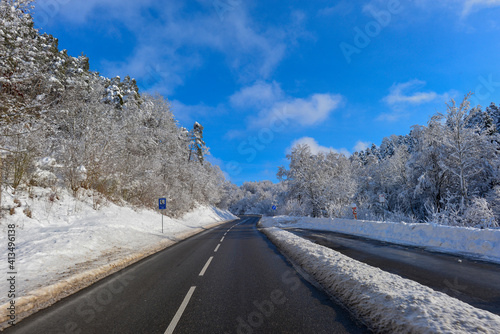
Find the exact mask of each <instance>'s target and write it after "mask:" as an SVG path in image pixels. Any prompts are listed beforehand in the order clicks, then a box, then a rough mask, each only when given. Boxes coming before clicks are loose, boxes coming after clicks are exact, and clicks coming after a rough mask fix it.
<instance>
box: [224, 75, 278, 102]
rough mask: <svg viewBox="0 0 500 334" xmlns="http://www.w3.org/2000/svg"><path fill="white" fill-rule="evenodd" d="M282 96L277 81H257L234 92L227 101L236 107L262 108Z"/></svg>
mask: <svg viewBox="0 0 500 334" xmlns="http://www.w3.org/2000/svg"><path fill="white" fill-rule="evenodd" d="M283 97H284V92H283V90H282V89H281V87H280V86H279V84H278V83H276V82H275V81H273V82H272V83H266V82H264V81H260V80H259V81H257V82H256V83H255V84H254V85H252V86H247V87H244V88H242V89H241V90H240V91H238V92H236V93H234V94H233V95H232V96H231V97H230V98H229V101H230V103H231V105H232V106H233V107H237V108H252V107H257V108H262V107H266V106H269V105H272V104H273V103H275V102H276V101H279V100H281V99H282V98H283Z"/></svg>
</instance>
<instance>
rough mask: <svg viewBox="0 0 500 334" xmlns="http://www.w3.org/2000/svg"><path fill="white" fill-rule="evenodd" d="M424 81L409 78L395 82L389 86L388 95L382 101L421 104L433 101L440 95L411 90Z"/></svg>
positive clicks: (419, 86) (423, 83)
mask: <svg viewBox="0 0 500 334" xmlns="http://www.w3.org/2000/svg"><path fill="white" fill-rule="evenodd" d="M425 84H426V82H425V81H420V80H411V81H408V82H404V83H397V84H396V83H395V84H393V85H392V87H391V88H389V95H387V96H386V97H384V99H383V101H384V102H386V103H387V104H389V105H395V104H400V103H408V104H421V103H426V102H430V101H433V100H435V99H437V98H438V97H439V96H440V95H438V94H437V93H436V92H432V91H430V92H411V91H414V90H416V89H420V88H422V87H423V86H425Z"/></svg>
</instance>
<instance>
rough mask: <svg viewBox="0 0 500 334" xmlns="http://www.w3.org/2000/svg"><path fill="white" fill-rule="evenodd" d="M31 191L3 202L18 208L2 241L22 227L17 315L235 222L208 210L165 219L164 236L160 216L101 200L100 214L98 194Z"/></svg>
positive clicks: (3, 286)
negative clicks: (206, 229)
mask: <svg viewBox="0 0 500 334" xmlns="http://www.w3.org/2000/svg"><path fill="white" fill-rule="evenodd" d="M30 194H31V195H29V194H28V193H23V194H21V193H17V194H16V195H13V194H12V193H11V192H5V193H4V194H3V195H4V196H3V200H4V203H3V205H4V206H7V207H15V208H14V209H12V210H11V212H10V213H11V214H9V213H7V214H6V216H5V217H4V218H2V220H1V221H0V229H1V233H2V240H4V237H3V236H5V237H6V236H7V230H8V226H9V225H11V226H12V224H14V225H15V228H14V229H15V269H16V271H17V277H16V305H18V312H19V311H20V309H21V305H22V304H23V303H24V304H26V305H27V307H28V308H36V307H38V304H40V303H41V302H48V303H52V302H54V301H55V300H56V299H60V298H61V297H64V296H65V295H68V294H70V293H72V292H75V291H76V290H79V289H81V288H82V287H84V286H86V285H88V284H90V283H92V282H94V281H96V280H98V279H100V278H102V277H104V276H106V275H107V274H109V273H111V272H115V271H117V270H119V269H121V268H122V267H124V266H126V265H128V264H130V263H133V262H135V261H137V260H139V259H141V258H143V257H145V256H147V255H149V254H152V253H154V252H156V251H159V250H160V249H163V248H165V247H168V246H169V245H172V244H174V243H175V242H177V241H179V240H182V239H183V238H186V237H188V236H190V235H193V234H195V233H197V232H200V231H201V230H202V229H201V228H202V227H207V226H211V225H214V224H217V223H220V222H222V221H227V220H231V219H235V218H236V217H235V216H233V215H232V214H230V213H229V212H227V211H222V210H219V209H216V208H211V207H204V206H201V207H198V208H197V209H195V210H193V211H191V212H189V213H187V214H185V215H184V216H183V217H182V218H180V219H171V218H168V217H166V216H164V217H163V225H164V231H163V233H162V218H161V215H160V213H159V212H157V211H156V212H155V211H151V210H134V209H132V208H130V207H120V206H117V205H115V204H112V203H101V204H100V205H101V206H102V207H100V208H99V210H95V209H94V208H93V206H94V207H95V202H96V201H95V198H93V197H92V195H91V193H88V194H85V193H81V194H80V196H79V198H75V197H74V196H73V195H72V194H70V193H68V192H67V191H64V190H60V191H58V192H57V193H55V192H53V191H52V190H50V189H44V188H34V189H32V191H31V192H30ZM28 215H31V218H30V217H28ZM0 271H2V272H4V273H6V272H8V271H9V270H8V268H7V261H3V262H2V263H1V265H0ZM0 290H2V291H7V290H8V282H7V280H2V281H1V282H0ZM6 297H7V295H2V296H0V304H4V303H5V302H7V299H6ZM4 311H5V308H3V307H2V314H3V313H4ZM2 317H3V316H2ZM0 322H2V321H0Z"/></svg>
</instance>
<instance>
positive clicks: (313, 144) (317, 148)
mask: <svg viewBox="0 0 500 334" xmlns="http://www.w3.org/2000/svg"><path fill="white" fill-rule="evenodd" d="M297 145H307V146H309V149H310V150H311V153H312V154H318V153H325V154H326V153H330V152H333V153H339V154H344V155H346V156H349V155H351V153H350V152H349V151H348V150H347V149H345V148H341V149H335V148H333V147H326V146H321V145H320V144H318V142H317V141H316V139H314V138H311V137H302V138H299V139H297V140H294V141H293V142H292V144H291V145H290V147H288V148H287V149H286V151H285V153H290V152H291V150H292V148H293V147H294V146H297Z"/></svg>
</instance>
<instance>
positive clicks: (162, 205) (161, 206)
mask: <svg viewBox="0 0 500 334" xmlns="http://www.w3.org/2000/svg"><path fill="white" fill-rule="evenodd" d="M158 207H159V209H160V210H166V209H167V199H166V198H160V199H159V200H158Z"/></svg>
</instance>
